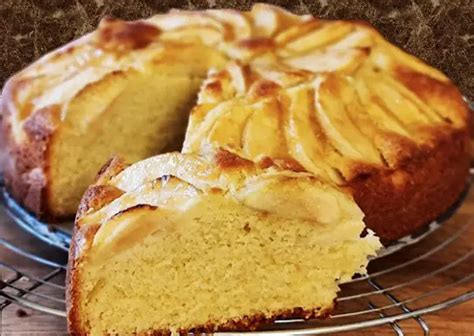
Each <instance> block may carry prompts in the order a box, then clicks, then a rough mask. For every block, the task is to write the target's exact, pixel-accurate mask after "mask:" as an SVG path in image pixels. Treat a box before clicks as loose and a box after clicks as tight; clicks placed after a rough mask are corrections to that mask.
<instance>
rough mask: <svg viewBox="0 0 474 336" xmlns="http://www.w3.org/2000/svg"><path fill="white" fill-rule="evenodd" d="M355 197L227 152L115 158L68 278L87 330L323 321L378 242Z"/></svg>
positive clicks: (156, 330)
mask: <svg viewBox="0 0 474 336" xmlns="http://www.w3.org/2000/svg"><path fill="white" fill-rule="evenodd" d="M362 219H363V214H362V212H361V210H360V209H359V208H358V206H357V204H356V203H355V202H354V201H353V200H352V197H351V196H350V195H349V194H348V193H345V192H343V191H341V190H339V189H338V188H337V187H336V186H334V185H333V184H331V183H329V182H326V181H324V180H321V179H319V178H316V177H314V176H313V175H311V174H307V173H295V172H291V171H285V170H281V169H277V168H275V167H270V168H266V169H262V168H259V167H258V165H255V164H254V163H252V162H250V161H247V160H244V159H241V158H240V157H238V156H235V155H234V154H231V153H229V152H227V151H223V150H220V151H218V152H217V153H216V154H213V155H212V156H211V157H205V158H204V157H199V156H196V155H192V154H179V153H171V154H163V155H160V156H157V157H152V158H150V159H147V160H145V161H142V162H139V163H137V164H135V165H132V166H129V167H125V166H124V165H123V164H122V163H121V162H120V161H118V160H117V159H115V160H113V161H112V162H111V163H110V164H109V165H108V167H106V168H105V169H104V170H103V172H102V173H101V175H100V177H99V178H98V180H97V183H96V184H95V185H93V186H91V187H90V188H89V190H88V192H86V194H85V196H84V199H83V201H82V207H81V210H80V213H79V215H78V218H77V220H76V227H75V234H74V239H73V241H74V245H73V246H72V248H71V255H70V269H69V274H68V277H69V282H68V298H67V299H68V320H69V330H70V332H71V333H72V334H77V335H104V334H111V335H132V334H134V335H135V334H139V335H145V334H146V333H147V332H149V333H150V334H151V333H153V334H154V335H157V334H158V335H159V334H169V333H174V332H181V333H185V332H188V331H206V332H211V331H215V330H249V329H254V328H256V327H257V326H258V325H260V324H261V323H264V322H266V321H272V320H274V319H276V318H278V317H299V318H305V319H309V318H317V317H324V316H327V314H329V313H330V311H331V310H332V308H333V301H334V298H335V297H336V295H337V292H338V291H339V287H338V284H339V283H340V282H342V281H345V280H348V279H350V278H351V277H352V276H353V275H354V274H355V273H364V272H365V267H366V265H367V258H368V256H371V255H374V254H375V253H376V250H377V249H378V248H379V247H380V243H379V241H378V238H376V237H375V236H374V235H373V234H372V233H371V232H369V233H368V234H366V235H363V237H362V235H361V234H362V233H363V231H364V228H365V225H364V223H363V221H362Z"/></svg>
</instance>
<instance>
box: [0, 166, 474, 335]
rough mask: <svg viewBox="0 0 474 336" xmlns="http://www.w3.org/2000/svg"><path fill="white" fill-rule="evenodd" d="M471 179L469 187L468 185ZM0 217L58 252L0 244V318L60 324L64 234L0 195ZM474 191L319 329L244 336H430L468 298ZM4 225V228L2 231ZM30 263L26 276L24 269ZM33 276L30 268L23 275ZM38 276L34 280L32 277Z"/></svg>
mask: <svg viewBox="0 0 474 336" xmlns="http://www.w3.org/2000/svg"><path fill="white" fill-rule="evenodd" d="M472 175H473V174H472V173H471V178H470V181H469V183H468V186H469V185H470V184H471V182H472ZM1 201H2V203H3V204H4V206H5V210H6V212H7V213H8V214H9V216H10V217H11V218H12V219H13V221H10V222H11V223H13V222H16V223H17V224H18V225H19V226H20V227H22V228H23V229H25V230H26V231H28V232H30V233H32V234H34V235H35V236H37V237H38V238H40V239H42V240H43V241H45V242H47V243H48V244H50V245H52V246H53V247H54V248H56V249H57V256H58V259H59V260H61V259H62V261H57V260H51V259H47V258H45V257H44V256H43V255H42V254H41V253H38V252H37V251H34V252H32V251H28V250H25V249H24V248H23V247H22V246H19V245H18V244H17V243H16V242H14V241H9V240H7V239H4V237H0V249H4V250H9V252H10V255H11V254H14V255H15V258H14V260H15V261H14V262H12V261H11V258H10V262H7V261H5V260H3V257H2V256H3V254H0V273H1V274H2V279H1V280H0V312H1V311H2V310H3V309H5V308H6V307H7V306H9V305H11V304H18V305H20V306H24V307H27V308H30V309H35V310H39V311H42V312H46V313H48V314H52V315H57V316H60V317H65V300H64V291H65V285H64V275H65V271H66V262H65V260H66V257H67V254H66V251H67V248H68V245H69V240H70V233H69V230H68V229H65V228H61V226H59V227H58V226H56V227H51V226H49V225H47V224H44V223H41V222H39V221H37V220H35V219H34V218H33V217H31V216H29V215H28V214H27V213H26V212H24V210H22V208H21V207H19V206H18V205H17V204H16V203H15V202H14V201H13V200H12V199H11V198H10V197H9V196H8V194H7V193H6V192H5V191H4V190H3V188H2V193H1ZM472 208H474V191H472V190H471V191H469V190H466V192H465V193H464V194H463V195H462V196H461V198H460V200H459V202H458V203H457V204H455V205H454V206H453V207H452V209H450V210H449V211H448V212H447V213H446V214H444V215H443V216H442V217H440V218H439V219H438V220H436V221H434V222H432V223H431V224H429V225H428V226H426V227H425V228H424V229H423V230H422V231H421V232H418V233H417V234H415V235H412V236H410V237H405V238H404V239H401V240H399V241H398V242H396V243H394V244H393V245H391V246H389V247H388V248H386V249H385V250H384V253H382V254H381V255H380V256H378V257H377V258H376V259H375V260H372V261H371V262H370V265H369V273H368V275H365V276H359V277H356V278H354V279H352V280H351V281H349V282H347V283H344V284H342V285H341V287H342V290H341V293H340V295H339V297H338V298H337V300H336V307H337V308H336V310H335V312H334V313H333V315H331V316H330V318H328V319H326V320H324V321H319V320H315V321H302V320H279V321H276V322H274V323H272V324H269V325H266V326H264V327H263V328H262V329H261V330H259V331H257V332H251V333H247V334H249V335H264V334H267V335H268V334H271V335H288V334H293V335H318V334H328V333H336V332H343V331H349V330H357V329H363V328H369V327H374V326H379V325H385V324H387V325H389V326H390V327H391V328H392V329H393V331H394V333H395V334H396V335H405V332H406V331H404V327H403V325H402V321H404V320H410V321H412V322H413V323H416V324H417V327H418V328H419V330H420V332H421V333H423V334H425V335H428V333H429V332H430V326H429V325H428V323H427V322H426V321H425V320H424V319H423V315H425V314H428V313H432V312H436V311H439V310H442V309H446V308H448V307H451V306H453V305H456V304H459V303H462V302H465V301H467V300H470V299H473V298H474V266H473V265H474V263H473V262H474V258H473V256H474V240H473V239H472V237H474V225H473V221H474V216H473V215H472V213H473V212H474V209H473V210H471V211H470V212H469V209H472ZM7 224H9V223H7ZM26 261H27V262H29V263H33V264H34V265H35V267H34V268H33V269H35V270H38V272H36V273H33V272H32V271H28V272H25V271H24V270H23V269H24V268H23V266H22V265H24V264H25V262H26ZM29 269H31V267H30V268H29ZM37 273H38V274H40V275H38V274H37Z"/></svg>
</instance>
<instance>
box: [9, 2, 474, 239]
mask: <svg viewBox="0 0 474 336" xmlns="http://www.w3.org/2000/svg"><path fill="white" fill-rule="evenodd" d="M196 96H198V98H197V100H196ZM2 110H3V122H2V135H3V139H2V140H3V141H2V142H3V144H4V145H3V151H4V153H3V157H5V159H4V160H3V164H2V165H3V172H4V178H5V183H6V185H7V187H8V190H9V191H10V193H11V194H12V195H13V196H14V197H15V198H16V199H17V200H18V201H19V202H20V203H21V204H23V205H24V206H25V207H26V208H27V209H29V210H30V211H32V212H33V213H35V214H37V215H38V216H40V217H42V218H44V219H49V220H61V219H65V218H71V217H73V216H74V214H75V212H76V209H77V206H78V204H79V201H80V199H81V196H82V194H83V193H84V191H85V189H86V188H87V186H88V185H89V184H90V183H91V182H92V181H93V179H94V176H95V174H96V172H97V171H98V169H99V168H100V167H101V166H102V165H103V163H104V162H105V161H107V160H108V159H109V158H110V157H111V155H113V154H117V153H119V154H121V155H122V156H124V157H125V159H126V160H127V161H129V162H135V161H138V160H141V159H144V158H146V157H149V156H152V155H155V154H158V153H161V152H167V151H169V150H180V149H181V146H182V144H183V139H184V138H183V137H184V135H185V141H184V147H183V152H186V153H189V152H200V151H201V150H202V148H203V146H204V147H206V146H207V147H209V146H211V147H223V148H225V149H227V150H229V151H231V152H234V153H236V154H238V155H241V156H242V157H244V158H248V159H250V160H254V161H255V160H260V161H264V162H265V163H266V164H276V165H280V166H282V167H284V168H287V169H292V170H297V171H308V172H312V173H314V174H316V175H318V176H322V177H324V178H327V179H330V180H332V181H335V182H336V183H337V184H338V185H340V186H341V187H343V188H346V189H347V190H349V191H350V192H351V193H352V194H353V196H354V198H355V200H356V202H357V203H358V204H359V206H360V207H361V208H362V210H363V211H364V213H365V215H366V217H365V221H366V223H367V225H368V226H369V227H370V228H372V229H374V230H375V232H376V233H377V234H378V235H379V236H380V237H382V238H383V239H386V240H393V239H396V238H399V237H401V236H403V235H406V234H407V233H410V232H413V231H414V230H416V229H417V228H418V227H420V226H422V225H423V224H425V223H427V222H429V221H431V220H433V219H434V218H436V217H437V216H439V215H440V214H442V213H443V212H444V211H445V210H446V209H447V208H448V207H449V206H450V205H451V204H452V203H453V202H454V201H455V200H456V198H457V197H458V195H459V194H460V192H461V191H462V190H463V188H464V184H465V180H466V177H467V174H468V165H469V159H468V154H467V153H468V149H467V145H468V124H469V113H468V108H467V105H466V103H465V102H464V101H463V98H462V96H461V94H460V93H459V91H458V89H457V88H456V87H455V86H454V85H453V84H452V83H451V81H450V80H449V79H448V78H447V77H446V76H445V75H444V74H442V73H441V72H440V71H438V70H436V69H433V68H431V67H430V66H428V65H426V64H424V63H423V62H422V61H420V60H418V59H417V58H415V57H413V56H410V55H408V54H406V53H405V52H403V51H402V50H400V49H398V48H397V47H395V46H393V45H391V44H390V43H389V42H387V41H386V40H385V39H384V38H383V37H382V36H381V35H380V34H379V33H378V32H377V31H375V30H374V29H373V28H372V27H371V26H369V25H368V24H366V23H363V22H355V21H326V20H319V19H316V18H313V17H312V16H309V15H307V16H296V15H293V14H291V13H288V12H286V11H283V10H281V9H279V8H276V7H271V6H267V5H260V4H257V5H255V6H254V7H253V8H252V10H251V11H250V12H245V13H244V12H242V13H241V12H237V11H233V10H209V11H205V12H192V11H172V12H171V13H169V14H166V15H157V16H155V17H152V18H150V19H147V20H143V21H137V22H124V21H119V20H113V19H110V18H107V19H104V20H103V21H102V22H101V24H100V26H99V28H98V30H97V31H95V32H92V33H90V34H88V35H86V36H84V37H83V38H80V39H79V40H77V41H74V42H72V43H70V44H68V45H66V46H64V47H62V48H60V49H59V50H56V51H54V52H52V53H50V54H49V55H47V56H45V57H43V58H41V59H40V60H38V61H37V62H35V63H34V64H32V65H31V66H30V67H28V68H26V69H25V70H23V71H21V72H19V73H18V74H16V75H14V76H13V77H12V78H11V79H10V80H9V81H8V82H7V83H6V85H5V88H4V91H3V106H2ZM191 110H192V112H191V114H190V111H191ZM188 119H189V120H188ZM187 124H188V126H187V130H186V125H187Z"/></svg>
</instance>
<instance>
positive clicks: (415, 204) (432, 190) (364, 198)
mask: <svg viewBox="0 0 474 336" xmlns="http://www.w3.org/2000/svg"><path fill="white" fill-rule="evenodd" d="M436 138H437V143H436V145H435V146H434V147H433V148H429V149H428V148H426V149H421V150H420V152H419V153H418V154H417V155H416V156H414V157H413V158H412V159H411V160H407V161H406V162H404V164H403V165H401V166H400V167H399V168H398V169H395V170H390V171H383V170H380V171H377V172H375V173H373V174H371V175H368V176H358V177H356V178H355V179H354V180H352V181H350V182H349V183H348V185H347V186H346V188H347V189H349V190H350V192H351V193H352V195H353V196H354V199H355V201H356V203H357V204H358V205H359V206H360V207H361V209H362V211H363V212H364V213H365V215H366V217H365V219H364V221H365V223H366V225H367V226H368V227H369V228H370V229H372V230H374V231H375V232H377V233H378V235H379V237H381V238H382V239H383V240H385V241H390V240H395V239H399V238H401V237H403V236H405V235H407V234H410V233H413V232H414V231H416V230H417V229H419V228H421V227H422V226H423V225H425V224H427V223H429V222H430V221H432V220H435V219H436V218H438V217H439V216H440V215H442V214H443V213H444V212H445V211H446V210H447V209H449V207H450V206H452V205H453V203H454V202H455V201H456V200H457V199H458V197H459V195H460V194H461V193H462V191H463V190H464V189H465V187H466V183H467V178H468V175H469V165H470V159H469V155H468V152H469V135H468V132H467V130H464V129H462V130H453V131H452V132H451V133H449V134H446V133H444V132H443V133H441V132H440V133H438V134H437V137H436Z"/></svg>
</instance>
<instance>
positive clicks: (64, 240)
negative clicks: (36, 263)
mask: <svg viewBox="0 0 474 336" xmlns="http://www.w3.org/2000/svg"><path fill="white" fill-rule="evenodd" d="M469 188H470V183H469V182H468V183H466V188H465V190H464V191H463V193H462V194H461V195H460V196H459V199H458V200H457V201H456V202H455V203H454V204H453V205H452V206H451V207H450V208H449V209H448V210H447V211H446V212H445V213H444V214H443V215H441V216H440V217H439V218H437V219H436V220H434V221H432V222H430V223H428V224H426V225H425V226H423V227H422V228H420V229H418V230H417V231H416V232H414V233H412V234H410V235H407V236H405V237H402V238H400V239H398V240H395V241H391V242H390V243H389V244H387V245H386V246H385V247H384V248H382V249H381V250H379V252H378V253H377V256H375V257H373V259H375V258H381V257H385V256H387V255H390V254H392V253H395V252H397V251H399V250H401V249H402V248H404V247H406V246H410V245H413V244H415V243H417V242H419V241H420V240H422V239H424V238H425V237H427V236H429V235H430V234H431V233H433V232H434V231H436V230H437V229H439V228H440V227H441V226H442V225H443V223H445V222H446V221H447V220H448V219H449V218H450V217H451V216H452V215H453V214H454V213H455V212H456V210H457V209H458V208H459V207H460V206H461V204H462V203H463V201H464V199H465V197H466V195H467V193H468V191H469ZM0 201H1V202H2V203H3V205H4V206H5V209H6V212H7V214H8V215H9V216H10V217H11V218H12V219H13V221H14V222H15V223H16V224H17V225H19V226H20V227H21V228H23V229H24V230H26V231H27V232H28V233H30V234H32V235H34V236H35V237H37V238H39V239H41V240H42V241H44V242H46V243H48V244H50V245H53V246H56V247H58V248H59V249H61V250H63V251H68V249H69V245H70V243H71V238H72V229H73V222H71V221H69V222H63V223H47V222H43V221H41V220H39V219H38V218H37V217H36V216H34V215H32V214H31V213H29V212H28V211H27V210H25V209H24V208H23V207H22V206H21V205H20V204H18V202H16V201H15V199H13V198H12V197H11V196H10V194H9V193H8V191H7V190H6V188H5V186H4V184H3V183H2V180H1V179H0Z"/></svg>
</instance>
